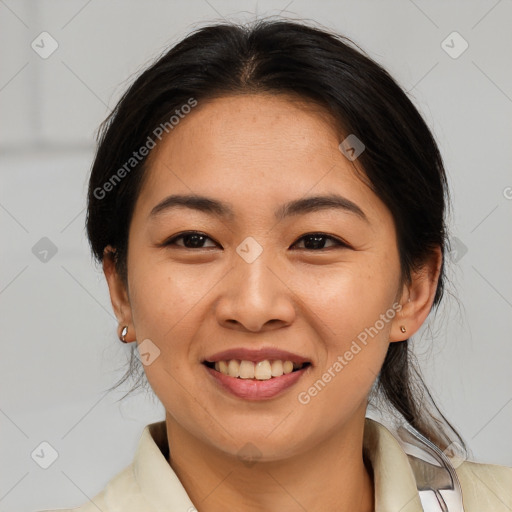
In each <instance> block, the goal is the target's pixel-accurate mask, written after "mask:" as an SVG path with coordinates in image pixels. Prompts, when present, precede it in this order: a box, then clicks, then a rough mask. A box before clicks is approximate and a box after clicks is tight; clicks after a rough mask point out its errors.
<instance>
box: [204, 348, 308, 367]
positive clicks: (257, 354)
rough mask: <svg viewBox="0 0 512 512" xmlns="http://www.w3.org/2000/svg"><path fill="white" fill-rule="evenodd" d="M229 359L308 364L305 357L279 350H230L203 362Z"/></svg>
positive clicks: (207, 358) (209, 357)
mask: <svg viewBox="0 0 512 512" xmlns="http://www.w3.org/2000/svg"><path fill="white" fill-rule="evenodd" d="M231 359H239V360H244V361H253V362H258V361H264V360H265V359H269V360H271V361H275V360H281V361H291V362H292V363H299V364H300V363H309V362H310V360H309V359H308V358H306V357H303V356H300V355H298V354H293V353H292V352H288V351H286V350H280V349H277V348H259V349H250V348H230V349H228V350H223V351H222V352H216V353H215V354H213V355H211V356H208V357H206V358H205V360H204V361H203V362H205V361H208V362H210V363H215V362H217V361H229V360H231Z"/></svg>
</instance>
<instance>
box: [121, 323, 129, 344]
mask: <svg viewBox="0 0 512 512" xmlns="http://www.w3.org/2000/svg"><path fill="white" fill-rule="evenodd" d="M127 334H128V326H127V325H125V326H124V327H123V329H122V330H121V336H120V338H119V339H120V340H121V341H122V342H123V343H127V341H126V335H127Z"/></svg>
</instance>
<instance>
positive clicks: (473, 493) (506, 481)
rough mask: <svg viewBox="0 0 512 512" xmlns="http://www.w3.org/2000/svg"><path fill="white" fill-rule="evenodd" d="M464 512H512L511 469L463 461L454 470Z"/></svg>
mask: <svg viewBox="0 0 512 512" xmlns="http://www.w3.org/2000/svg"><path fill="white" fill-rule="evenodd" d="M455 471H456V473H457V476H458V478H459V481H460V485H461V487H462V496H463V501H464V508H465V512H473V511H475V512H479V511H481V510H492V511H493V512H502V511H503V512H510V510H512V468H509V467H506V466H498V465H495V464H483V463H479V462H471V461H465V462H463V463H462V464H461V465H460V466H458V467H457V468H456V469H455Z"/></svg>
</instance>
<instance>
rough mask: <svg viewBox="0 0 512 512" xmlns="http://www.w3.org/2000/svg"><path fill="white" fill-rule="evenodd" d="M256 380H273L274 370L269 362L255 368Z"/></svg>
mask: <svg viewBox="0 0 512 512" xmlns="http://www.w3.org/2000/svg"><path fill="white" fill-rule="evenodd" d="M254 378H255V379H258V380H268V379H271V378H272V370H271V368H270V363H269V362H268V361H267V360H265V361H260V362H259V363H256V366H255V368H254Z"/></svg>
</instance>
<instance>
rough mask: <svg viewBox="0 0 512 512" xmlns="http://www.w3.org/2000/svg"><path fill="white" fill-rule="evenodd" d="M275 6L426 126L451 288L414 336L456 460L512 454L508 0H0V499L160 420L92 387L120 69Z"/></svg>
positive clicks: (122, 458)
mask: <svg viewBox="0 0 512 512" xmlns="http://www.w3.org/2000/svg"><path fill="white" fill-rule="evenodd" d="M281 11H282V12H281ZM279 12H281V15H286V16H288V17H297V18H306V19H313V20H315V21H317V22H319V23H321V24H323V25H324V26H326V27H329V28H332V29H335V30H337V31H339V32H341V33H343V34H345V35H347V36H349V37H351V38H353V39H354V41H356V42H357V43H358V44H359V45H360V46H362V47H363V48H364V49H365V50H366V51H367V52H368V53H369V54H370V55H371V56H373V57H374V58H375V59H377V60H378V61H379V62H381V63H382V64H384V65H385V67H387V69H388V70H389V71H390V72H391V73H392V74H393V75H394V76H395V77H396V78H397V80H398V81H399V83H401V85H402V86H403V87H404V88H405V89H406V90H408V91H410V94H411V96H412V97H413V100H414V102H415V104H416V105H417V106H418V107H419V109H420V110H421V112H422V113H423V114H424V116H425V118H426V120H427V122H428V124H429V126H430V127H431V128H432V129H433V131H434V133H435V135H436V138H437V140H438V141H439V144H440V147H441V151H442V154H443V156H444V159H445V163H446V167H447V170H448V173H449V178H450V183H451V186H452V191H453V198H454V215H453V217H452V219H451V223H450V225H451V231H452V236H454V237H456V238H457V240H456V241H455V245H456V247H457V248H458V252H457V254H453V255H452V258H451V260H452V264H451V269H450V276H451V281H452V284H451V285H449V292H451V293H453V294H454V295H455V296H456V297H457V298H458V299H457V300H456V299H453V298H450V296H449V295H448V296H447V297H446V305H445V308H444V309H443V310H442V312H441V313H440V314H439V315H438V316H437V319H436V321H435V322H434V323H431V327H432V328H431V329H425V330H424V336H422V337H421V339H418V340H417V341H416V342H415V346H416V350H417V352H418V354H419V357H420V360H421V362H422V366H423V369H424V372H425V374H426V380H427V382H428V383H429V384H430V387H431V390H432V392H433V394H434V396H435V397H436V398H437V400H438V403H439V405H440V406H441V408H442V410H443V411H444V412H446V414H447V415H448V417H449V418H450V419H451V420H452V421H453V423H454V425H455V426H456V427H458V428H459V429H460V431H461V432H462V434H463V436H464V437H465V439H466V440H467V441H468V443H469V446H470V448H471V449H472V450H473V458H474V459H476V460H479V461H482V462H492V463H498V464H504V465H512V447H511V442H510V432H511V428H510V427H511V423H512V421H511V420H512V404H511V402H512V383H511V370H510V368H511V362H512V340H511V334H510V333H511V329H512V314H511V313H512V291H511V290H512V273H511V263H510V262H511V261H512V250H511V249H512V248H511V242H510V240H511V229H510V226H511V222H510V221H511V213H512V199H510V198H511V197H512V189H511V188H510V187H512V173H511V171H510V162H511V161H512V158H511V157H512V154H511V153H512V151H511V135H512V128H511V121H510V119H512V99H511V97H512V72H511V66H510V57H511V49H512V31H511V30H510V26H511V21H512V2H511V1H510V0H500V1H496V0H489V1H487V0H486V1H472V2H469V1H453V0H451V1H449V2H446V1H429V2H428V1H421V0H416V1H415V2H413V1H409V0H400V1H390V0H386V1H382V0H381V1H377V0H371V1H370V0H367V1H357V2H356V1H339V0H338V1H320V2H319V1H316V2H307V1H303V0H295V1H291V2H290V1H289V0H283V1H279V2H278V1H274V2H264V1H260V2H258V3H256V2H254V1H250V2H243V1H237V2H235V1H231V2H229V1H225V0H209V1H206V0H191V1H188V2H177V1H156V0H153V1H142V0H141V1H124V2H120V1H109V2H106V1H103V2H102V1H100V0H92V1H91V0H89V1H86V0H81V1H75V0H73V1H69V0H66V1H64V0H54V1H34V0H26V1H23V0H19V1H15V0H0V44H1V46H0V52H1V63H2V65H1V69H0V108H1V115H2V122H1V124H0V148H1V157H0V164H1V174H0V176H1V189H0V222H1V227H2V241H3V242H2V252H1V266H0V307H1V318H0V322H1V335H2V345H1V347H2V351H1V357H0V372H1V387H0V393H1V395H0V399H1V403H0V428H1V447H0V460H1V461H2V463H1V468H0V510H2V511H7V510H9V511H11V512H18V511H19V512H21V511H30V510H36V509H42V508H47V507H66V506H78V505H79V504H82V503H84V502H85V501H87V500H88V499H89V498H90V497H93V496H94V495H95V494H96V493H97V492H99V491H100V490H101V489H102V488H103V487H104V485H105V484H106V483H107V481H108V480H109V479H110V478H112V477H113V476H114V475H115V474H116V473H117V472H118V471H120V470H121V469H122V468H124V467H125V466H126V465H127V464H129V463H130V461H131V459H132V456H133V453H134V450H135V447H136V444H137V442H138V440H139V436H140V433H141V431H142V428H143V427H144V425H146V424H148V423H150V422H153V421H158V420H160V419H163V417H164V416H163V415H164V412H163V408H162V406H161V405H160V404H158V403H157V402H156V401H152V400H151V398H150V397H145V396H144V395H140V394H139V395H137V396H134V397H132V398H129V399H126V400H125V401H124V402H122V403H121V405H120V404H119V403H115V400H116V399H118V398H120V397H121V396H122V391H123V390H121V392H117V393H110V394H106V389H107V388H108V387H109V386H111V385H112V384H113V383H114V382H115V381H116V380H117V379H118V378H119V377H120V375H121V374H122V372H123V370H124V368H123V366H124V364H125V361H126V357H127V354H128V347H127V346H124V345H122V344H121V343H120V342H119V341H117V337H116V321H115V317H114V315H113V313H112V311H111V306H110V301H109V297H108V295H107V287H106V284H105V282H104V280H103V276H102V274H101V272H100V271H99V269H98V268H96V267H95V266H94V265H93V264H92V261H91V257H90V256H89V249H88V245H87V242H86V239H85V236H84V220H85V214H84V206H85V191H86V183H87V174H88V171H89V168H90V164H91V161H92V157H93V154H94V132H95V130H96V128H97V127H98V125H99V123H100V122H101V121H102V120H103V119H104V117H105V116H106V115H107V113H108V112H109V110H110V109H111V108H112V107H113V106H114V104H115V102H116V100H117V98H119V96H120V94H121V93H122V92H123V91H124V89H125V87H126V86H127V85H128V84H129V83H130V82H131V80H132V78H133V76H134V74H136V73H138V72H139V71H140V70H141V69H142V68H143V67H144V66H145V65H146V64H147V62H148V61H149V59H151V58H152V57H154V56H156V55H157V54H158V53H159V52H160V51H162V50H163V49H164V48H166V47H167V45H169V44H172V43H174V42H176V41H178V40H179V39H181V38H182V37H184V36H185V35H186V34H187V33H189V32H190V31H191V30H192V29H194V28H196V27H198V26H201V25H204V24H205V23H207V22H210V21H216V20H222V19H223V18H224V17H225V18H227V19H229V20H232V21H243V20H249V19H253V18H254V17H255V16H262V15H269V14H274V15H276V14H278V13H279ZM43 31H47V32H49V33H50V34H51V36H52V37H53V38H54V39H55V40H56V41H57V43H58V45H59V46H58V49H57V50H56V51H55V53H53V54H52V55H51V56H50V57H48V58H47V59H42V58H41V57H40V56H39V55H38V54H37V53H36V52H35V51H34V50H33V49H32V48H31V43H32V41H33V40H34V39H35V40H36V42H37V41H40V39H37V38H38V36H39V34H40V33H41V32H43ZM453 31H457V32H458V33H460V35H461V36H462V37H463V38H464V40H466V41H467V43H468V44H469V47H468V49H467V50H466V51H465V52H464V53H463V54H461V55H460V56H459V57H458V58H452V57H451V56H449V55H448V54H447V53H446V51H445V49H443V46H442V42H443V41H444V40H445V39H446V38H447V36H448V35H449V34H451V33H452V32H453ZM39 44H40V45H41V43H39ZM445 44H449V45H451V46H454V47H455V50H457V48H459V49H460V48H461V46H460V44H461V41H460V40H455V42H454V43H451V42H450V39H448V42H447V43H445ZM46 48H48V46H46ZM507 187H508V188H507ZM42 237H48V238H49V239H50V240H51V241H52V242H53V243H54V244H55V246H56V247H57V249H58V251H57V253H56V254H55V255H54V256H53V257H51V258H49V259H48V261H46V262H42V261H40V260H39V259H38V258H37V257H36V256H35V255H34V254H33V252H32V247H33V246H34V245H35V244H36V243H37V242H38V241H39V240H40V239H41V238H42ZM465 250H467V253H464V251H465ZM127 389H128V388H127V387H125V388H124V391H126V390H127ZM42 441H47V442H49V443H50V444H51V445H52V446H53V447H54V448H55V449H56V450H57V452H58V459H57V460H56V461H55V462H54V463H53V464H52V465H51V466H50V467H49V468H48V469H46V470H45V469H42V468H41V467H39V465H37V464H36V463H35V462H34V460H33V459H32V458H31V455H30V454H31V453H32V452H33V450H34V449H35V448H36V447H38V446H39V444H40V443H41V442H42Z"/></svg>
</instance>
